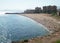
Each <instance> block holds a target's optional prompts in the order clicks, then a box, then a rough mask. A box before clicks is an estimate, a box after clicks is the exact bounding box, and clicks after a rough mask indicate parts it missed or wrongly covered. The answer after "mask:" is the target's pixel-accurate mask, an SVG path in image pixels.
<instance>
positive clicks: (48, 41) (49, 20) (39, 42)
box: [21, 14, 60, 43]
mask: <svg viewBox="0 0 60 43" xmlns="http://www.w3.org/2000/svg"><path fill="white" fill-rule="evenodd" d="M21 15H22V16H26V17H28V18H31V19H33V20H35V21H36V22H38V23H41V24H42V25H44V26H45V27H47V29H49V30H50V31H52V33H51V34H50V35H48V36H44V37H37V38H32V39H29V40H28V42H27V43H54V41H56V40H58V39H60V21H59V20H58V19H55V18H54V17H52V16H51V14H21Z"/></svg>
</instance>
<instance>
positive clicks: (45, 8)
mask: <svg viewBox="0 0 60 43" xmlns="http://www.w3.org/2000/svg"><path fill="white" fill-rule="evenodd" d="M56 12H57V7H56V6H43V13H49V14H51V13H56Z"/></svg>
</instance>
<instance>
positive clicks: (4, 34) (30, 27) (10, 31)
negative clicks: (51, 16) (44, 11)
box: [0, 14, 49, 43]
mask: <svg viewBox="0 0 60 43" xmlns="http://www.w3.org/2000/svg"><path fill="white" fill-rule="evenodd" d="M47 34H49V31H48V29H46V28H45V27H44V26H42V25H41V24H39V23H37V22H35V21H34V20H32V19H30V18H27V17H24V16H20V15H14V14H12V15H2V16H0V43H11V41H18V40H25V39H31V38H34V37H37V36H44V35H47Z"/></svg>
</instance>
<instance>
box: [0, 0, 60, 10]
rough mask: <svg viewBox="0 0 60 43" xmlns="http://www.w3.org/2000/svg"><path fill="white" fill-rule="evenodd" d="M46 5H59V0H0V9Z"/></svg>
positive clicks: (32, 7)
mask: <svg viewBox="0 0 60 43" xmlns="http://www.w3.org/2000/svg"><path fill="white" fill-rule="evenodd" d="M48 5H56V6H60V0H0V10H8V9H9V10H26V9H34V8H35V7H42V6H48Z"/></svg>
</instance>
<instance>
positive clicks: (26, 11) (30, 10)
mask: <svg viewBox="0 0 60 43" xmlns="http://www.w3.org/2000/svg"><path fill="white" fill-rule="evenodd" d="M34 12H35V10H32V9H29V10H25V11H24V13H34Z"/></svg>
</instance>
